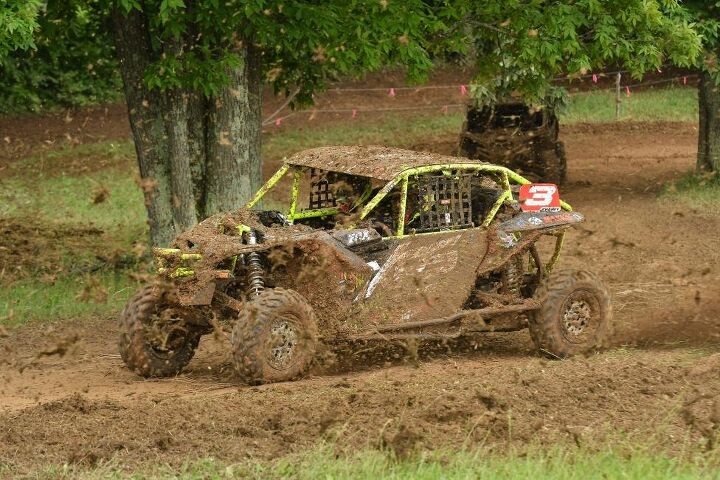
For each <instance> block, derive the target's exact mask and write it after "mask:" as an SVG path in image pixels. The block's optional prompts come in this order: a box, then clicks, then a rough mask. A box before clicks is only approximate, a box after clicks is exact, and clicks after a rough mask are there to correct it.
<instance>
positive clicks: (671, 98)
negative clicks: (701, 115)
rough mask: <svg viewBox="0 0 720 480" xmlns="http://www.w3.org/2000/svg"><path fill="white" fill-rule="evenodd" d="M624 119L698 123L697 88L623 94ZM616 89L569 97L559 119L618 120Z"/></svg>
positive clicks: (622, 118) (565, 121) (569, 122)
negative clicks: (616, 116)
mask: <svg viewBox="0 0 720 480" xmlns="http://www.w3.org/2000/svg"><path fill="white" fill-rule="evenodd" d="M621 102H622V103H621V110H620V118H619V120H622V121H673V122H697V119H698V100H697V90H696V89H695V88H683V87H670V88H658V89H649V90H643V91H639V92H634V93H632V95H631V96H630V97H627V96H625V92H623V94H622V96H621ZM617 120H618V119H616V118H615V92H614V91H597V92H592V91H591V92H583V93H578V94H575V95H573V96H572V97H570V103H569V105H568V106H567V108H566V109H565V110H564V111H563V112H561V115H560V122H561V123H565V124H571V123H609V122H615V121H617Z"/></svg>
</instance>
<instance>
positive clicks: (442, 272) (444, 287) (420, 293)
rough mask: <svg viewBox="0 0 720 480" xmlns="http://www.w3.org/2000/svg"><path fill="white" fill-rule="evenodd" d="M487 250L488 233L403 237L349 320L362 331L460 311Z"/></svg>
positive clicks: (470, 232)
mask: <svg viewBox="0 0 720 480" xmlns="http://www.w3.org/2000/svg"><path fill="white" fill-rule="evenodd" d="M487 249H488V241H487V232H486V231H485V230H484V229H468V230H460V231H449V232H442V233H438V234H432V235H415V236H409V237H407V238H404V239H402V240H401V241H399V242H398V244H397V246H396V247H395V248H394V250H393V251H392V253H391V254H390V255H389V256H388V258H387V260H386V261H385V263H384V264H383V265H382V267H381V268H380V270H379V271H378V272H377V273H376V274H375V276H374V277H373V278H372V280H370V282H368V284H367V286H366V287H365V288H364V289H363V291H362V293H361V299H359V301H358V305H356V306H355V308H354V309H353V315H352V317H351V319H349V322H350V323H351V324H352V325H353V327H354V328H355V329H356V330H362V329H372V328H373V327H376V326H379V325H389V324H397V323H402V322H407V321H419V320H428V319H432V318H437V317H443V316H447V315H451V314H453V313H456V312H457V311H459V310H460V309H461V308H462V306H463V303H464V302H465V301H466V300H467V298H468V295H469V294H470V292H471V290H472V288H473V286H474V284H475V272H476V270H477V269H478V267H479V266H480V265H481V263H482V260H483V257H484V256H485V254H486V252H487Z"/></svg>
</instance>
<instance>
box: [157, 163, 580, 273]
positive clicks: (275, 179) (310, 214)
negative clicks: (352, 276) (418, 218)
mask: <svg viewBox="0 0 720 480" xmlns="http://www.w3.org/2000/svg"><path fill="white" fill-rule="evenodd" d="M309 168H312V167H309V166H304V165H293V164H289V163H285V164H283V166H282V167H280V169H279V170H278V171H277V172H275V174H274V175H273V176H272V177H270V179H269V180H268V181H267V182H265V184H264V185H263V186H262V187H261V188H260V189H259V190H258V191H257V193H256V194H255V196H253V198H252V199H251V200H250V201H249V202H248V203H247V204H246V205H245V206H246V207H247V208H252V207H254V206H255V205H257V203H258V202H259V201H260V200H262V198H263V197H264V196H265V195H266V194H267V193H268V192H269V191H271V190H272V189H273V188H274V187H275V186H276V185H277V184H278V183H279V182H280V180H282V178H283V177H284V176H285V175H286V174H287V173H288V172H291V173H292V175H293V183H292V188H291V196H290V206H289V209H288V213H287V219H288V221H289V222H290V223H294V222H295V220H300V219H305V218H320V217H326V216H329V215H337V214H339V213H341V212H340V209H339V208H336V207H332V208H318V209H308V210H303V211H300V212H298V211H297V204H298V196H299V193H300V182H301V179H302V174H303V172H304V171H305V170H307V169H309ZM450 170H461V171H466V172H467V171H472V172H478V173H479V172H486V173H488V174H490V175H493V176H495V177H496V179H498V180H499V181H500V184H501V185H502V186H503V192H502V194H500V196H499V197H498V199H497V200H496V201H495V203H494V204H493V206H492V207H491V208H490V210H489V211H488V213H487V215H486V216H485V218H484V219H483V222H482V224H481V227H487V226H488V225H490V223H491V222H492V221H493V219H494V218H495V215H496V214H497V212H498V210H500V207H501V206H502V205H503V203H504V202H506V201H511V202H516V200H514V199H513V196H512V190H511V182H512V183H516V184H518V185H526V184H529V183H532V182H530V181H529V180H527V179H526V178H524V177H522V176H521V175H518V174H517V173H515V172H513V171H512V170H510V169H508V168H506V167H502V166H499V165H489V164H479V163H462V162H460V163H444V164H437V165H425V166H421V167H414V168H408V169H406V170H403V171H402V172H400V173H399V174H397V175H396V176H395V177H394V178H393V179H392V180H389V181H388V182H387V183H386V184H385V186H383V188H382V189H381V190H380V191H379V192H377V193H376V194H375V196H374V197H373V198H372V199H370V200H369V201H368V199H369V198H370V196H371V195H372V188H367V189H366V190H365V192H363V194H362V195H361V196H360V198H358V200H357V201H356V204H355V206H356V207H362V210H361V211H360V216H359V219H360V220H363V219H365V218H366V217H367V216H368V215H369V214H370V212H372V210H373V209H374V208H375V207H377V205H378V204H379V203H380V202H381V201H382V200H383V198H385V197H386V196H387V195H388V194H389V193H390V192H391V191H392V189H393V188H395V186H397V185H398V184H400V210H399V213H398V228H397V231H396V232H395V235H394V236H391V237H386V238H401V237H407V236H412V235H433V234H438V233H445V232H447V231H448V230H439V231H436V232H424V233H418V234H416V233H414V232H413V233H411V234H409V235H406V234H405V210H406V207H407V194H408V184H409V179H410V177H412V176H414V175H422V174H425V173H437V172H445V171H450ZM338 173H343V172H338ZM365 202H367V203H365ZM363 204H364V205H363ZM560 206H561V207H562V208H563V209H564V210H567V211H572V207H571V206H570V205H568V204H567V203H565V202H564V201H562V200H561V201H560ZM346 228H348V229H349V228H353V226H352V225H349V226H347V227H346ZM238 230H239V232H240V233H243V232H244V231H247V230H249V228H248V227H246V226H245V225H240V226H239V227H238ZM549 235H552V236H554V237H555V251H554V252H553V255H552V257H551V258H550V260H549V262H548V263H547V265H546V266H545V272H546V274H547V273H549V272H550V270H551V269H552V267H553V266H554V265H555V264H556V263H557V260H558V259H559V257H560V251H561V250H562V245H563V240H564V237H565V232H564V231H562V230H561V231H559V232H553V233H550V234H549ZM153 252H154V254H155V256H156V257H158V258H159V259H161V261H163V260H164V259H171V258H176V257H177V258H179V259H180V261H181V262H182V263H183V264H185V265H183V266H180V267H178V268H176V269H175V270H174V271H173V272H172V273H170V277H172V278H182V277H190V276H193V275H194V274H195V272H194V270H193V269H192V268H191V267H189V265H190V264H192V263H193V262H195V261H197V260H199V259H200V258H202V256H201V255H199V254H195V253H182V252H181V251H180V250H179V249H177V248H154V249H153ZM234 260H237V257H235V258H234ZM165 271H166V268H164V267H160V268H158V273H163V272H165Z"/></svg>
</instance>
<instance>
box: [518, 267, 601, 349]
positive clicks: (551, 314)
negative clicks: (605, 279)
mask: <svg viewBox="0 0 720 480" xmlns="http://www.w3.org/2000/svg"><path fill="white" fill-rule="evenodd" d="M536 298H537V299H538V301H539V302H540V303H541V307H540V309H539V310H538V311H536V312H535V313H534V314H533V315H531V317H530V335H531V336H532V339H533V341H534V342H535V345H536V346H537V347H538V349H539V350H540V351H541V352H543V353H544V354H546V355H548V356H550V357H554V358H565V357H569V356H571V355H576V354H578V353H585V352H588V351H591V350H594V349H597V348H600V347H602V346H604V345H605V344H606V342H607V341H608V339H609V338H610V336H611V335H612V305H611V303H610V294H609V293H608V291H607V289H606V288H605V285H604V284H603V283H602V281H601V280H600V279H599V278H598V277H597V275H595V274H594V273H591V272H588V271H586V270H564V271H560V272H557V273H552V274H550V277H549V278H547V279H546V280H545V281H544V282H543V283H542V284H541V285H540V287H539V288H538V290H537V292H536Z"/></svg>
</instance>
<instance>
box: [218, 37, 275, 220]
mask: <svg viewBox="0 0 720 480" xmlns="http://www.w3.org/2000/svg"><path fill="white" fill-rule="evenodd" d="M246 45H248V46H245V47H243V51H242V52H240V53H241V57H242V58H243V65H242V66H241V67H240V68H237V69H235V70H233V71H231V72H228V75H229V77H230V83H229V85H228V86H227V87H225V88H224V89H223V91H222V92H220V94H219V95H218V96H217V97H216V98H215V99H214V102H213V103H212V104H211V105H210V114H209V118H208V143H207V148H208V152H207V153H208V154H207V160H208V164H207V181H206V191H205V204H204V207H205V209H204V211H205V214H206V215H212V214H214V213H218V212H222V211H225V210H231V209H234V208H238V207H239V206H241V205H243V204H244V203H245V202H247V201H248V200H249V199H250V197H251V196H252V194H253V193H254V192H255V190H257V189H258V188H259V187H260V182H261V180H262V171H261V160H260V144H261V138H260V135H261V124H262V119H261V115H262V77H261V69H260V52H258V51H257V49H255V48H253V47H252V46H250V45H249V42H248V43H246Z"/></svg>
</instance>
